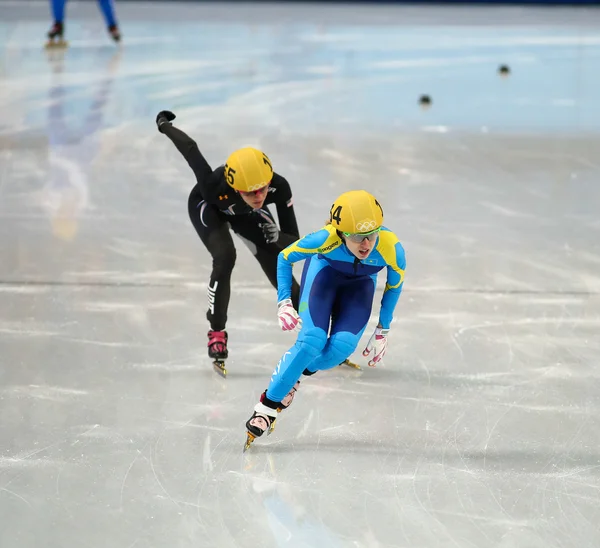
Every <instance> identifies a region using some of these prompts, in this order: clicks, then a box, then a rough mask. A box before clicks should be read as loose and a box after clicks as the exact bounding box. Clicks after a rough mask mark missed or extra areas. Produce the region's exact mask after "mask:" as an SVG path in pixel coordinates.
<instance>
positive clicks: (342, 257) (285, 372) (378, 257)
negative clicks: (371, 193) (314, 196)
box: [267, 225, 406, 402]
mask: <svg viewBox="0 0 600 548" xmlns="http://www.w3.org/2000/svg"><path fill="white" fill-rule="evenodd" d="M304 259H306V262H305V264H304V270H303V272H302V282H301V289H300V306H299V310H298V313H299V315H300V318H301V319H302V329H301V331H300V333H299V334H298V339H297V340H296V344H295V345H294V346H293V347H292V348H290V350H288V351H287V352H286V353H285V354H284V355H283V357H282V358H281V360H280V362H279V363H278V364H277V367H276V368H275V371H274V372H273V376H272V377H271V382H270V384H269V388H268V389H267V398H269V399H270V400H272V401H275V402H280V401H281V400H282V399H283V398H284V397H285V396H286V395H287V394H288V392H289V391H290V390H291V388H292V387H293V386H294V384H295V383H296V381H297V380H298V379H299V378H300V376H301V375H302V373H303V372H304V371H305V370H306V369H308V372H310V373H312V372H315V371H320V370H323V369H330V368H332V367H335V366H336V365H339V364H340V363H341V362H343V361H344V360H345V359H346V358H348V357H349V356H350V355H351V354H352V353H353V352H354V350H355V349H356V347H357V345H358V342H359V340H360V338H361V336H362V334H363V332H364V330H365V328H366V326H367V323H368V321H369V318H370V316H371V307H372V305H373V296H374V294H375V286H376V284H377V273H378V272H379V271H380V270H382V269H383V268H386V267H387V283H386V286H385V291H384V294H383V298H382V300H381V311H380V313H379V323H380V324H381V326H382V327H383V328H385V329H388V328H389V327H390V323H391V321H392V316H393V313H394V309H395V307H396V303H397V302H398V298H399V297H400V292H401V291H402V284H403V282H404V269H405V267H406V259H405V256H404V248H403V247H402V245H401V244H400V242H399V241H398V238H397V237H396V235H395V234H394V233H393V232H391V231H390V230H388V229H387V228H385V227H381V231H380V232H379V234H378V237H377V241H376V242H375V245H374V248H373V250H372V251H371V253H370V255H369V256H368V257H367V258H366V259H363V260H360V259H358V258H357V257H356V256H355V255H354V254H353V253H352V252H350V250H349V249H348V248H347V247H346V244H345V243H344V240H343V238H342V237H341V236H340V235H339V233H338V231H337V230H336V229H335V228H334V227H333V226H331V225H327V226H325V227H324V228H322V229H321V230H319V231H317V232H313V233H312V234H308V235H307V236H305V237H304V238H301V239H300V240H298V241H297V242H294V243H293V244H292V245H290V246H289V247H287V248H286V249H284V250H283V251H282V252H281V253H280V254H279V258H278V263H277V286H278V294H277V300H278V302H281V301H282V300H284V299H289V298H290V295H291V285H292V264H293V263H295V262H298V261H302V260H304ZM328 333H329V338H327V335H328Z"/></svg>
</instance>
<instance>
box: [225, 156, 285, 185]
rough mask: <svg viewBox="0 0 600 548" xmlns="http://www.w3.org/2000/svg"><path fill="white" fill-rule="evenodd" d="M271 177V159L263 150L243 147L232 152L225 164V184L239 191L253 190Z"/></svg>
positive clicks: (268, 181)
mask: <svg viewBox="0 0 600 548" xmlns="http://www.w3.org/2000/svg"><path fill="white" fill-rule="evenodd" d="M272 178H273V167H272V166H271V161H270V160H269V158H268V157H267V155H266V154H265V153H264V152H261V151H260V150H257V149H255V148H252V147H245V148H240V149H239V150H236V151H235V152H232V153H231V155H230V156H229V158H227V163H226V164H225V180H226V181H227V184H228V185H229V186H230V187H232V188H234V189H235V190H238V191H240V192H254V191H255V190H258V189H260V188H263V187H264V186H267V185H268V184H269V183H270V182H271V179H272Z"/></svg>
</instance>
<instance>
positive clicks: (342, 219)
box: [329, 190, 383, 234]
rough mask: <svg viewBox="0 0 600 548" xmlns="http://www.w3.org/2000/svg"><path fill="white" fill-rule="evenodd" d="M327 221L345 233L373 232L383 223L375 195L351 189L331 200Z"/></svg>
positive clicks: (381, 211) (381, 212) (381, 210)
mask: <svg viewBox="0 0 600 548" xmlns="http://www.w3.org/2000/svg"><path fill="white" fill-rule="evenodd" d="M329 221H330V222H331V225H332V226H333V227H334V228H337V229H338V230H339V231H340V232H345V233H347V234H358V233H368V232H373V231H374V230H377V229H379V228H381V225H382V224H383V209H382V208H381V206H380V205H379V202H378V201H377V200H376V199H375V196H373V195H372V194H369V193H368V192H367V191H366V190H351V191H350V192H344V194H342V195H341V196H338V198H337V199H336V201H335V202H333V205H332V206H331V210H330V211H329Z"/></svg>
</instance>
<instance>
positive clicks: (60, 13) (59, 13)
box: [50, 0, 67, 23]
mask: <svg viewBox="0 0 600 548" xmlns="http://www.w3.org/2000/svg"><path fill="white" fill-rule="evenodd" d="M66 1H67V0H50V7H51V8H52V17H53V19H54V22H55V23H63V22H64V19H65V4H66Z"/></svg>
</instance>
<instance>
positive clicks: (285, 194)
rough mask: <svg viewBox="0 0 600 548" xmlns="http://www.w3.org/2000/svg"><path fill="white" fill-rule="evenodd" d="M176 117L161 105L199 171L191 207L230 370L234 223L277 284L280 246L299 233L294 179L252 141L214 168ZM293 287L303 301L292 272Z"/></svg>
mask: <svg viewBox="0 0 600 548" xmlns="http://www.w3.org/2000/svg"><path fill="white" fill-rule="evenodd" d="M174 119H175V115H174V114H173V113H172V112H169V111H161V112H159V113H158V115H157V117H156V124H157V126H158V130H159V131H160V132H161V133H163V134H165V135H166V136H167V137H168V138H169V139H171V141H173V143H174V144H175V146H176V147H177V149H178V150H179V152H181V154H182V155H183V157H184V158H185V159H186V160H187V162H188V164H189V166H190V167H191V168H192V171H193V172H194V174H195V175H196V181H197V184H196V186H195V187H194V188H193V189H192V191H191V193H190V196H189V200H188V213H189V215H190V219H191V221H192V224H193V225H194V228H195V229H196V232H197V233H198V236H200V239H201V240H202V242H203V243H204V245H205V246H206V249H208V252H209V253H210V254H211V256H212V261H213V262H212V273H211V275H210V280H209V284H208V302H209V305H208V312H207V315H206V316H207V319H208V321H209V322H210V331H209V332H208V355H209V357H210V358H212V359H213V360H215V362H214V365H215V366H216V367H217V368H218V371H217V372H222V373H224V374H226V371H225V370H224V363H223V360H225V359H226V358H227V356H228V350H227V338H228V337H227V332H226V331H225V325H226V322H227V309H228V307H229V298H230V294H231V288H230V282H231V273H232V271H233V267H234V264H235V259H236V251H235V247H234V245H233V239H232V238H231V233H230V232H229V227H230V226H231V228H232V230H233V231H234V232H235V233H236V234H237V235H238V236H239V237H240V238H241V239H242V241H243V242H244V243H245V244H246V245H247V247H248V248H249V249H250V251H251V252H252V254H253V255H254V256H255V257H256V260H257V261H258V262H259V264H260V266H261V267H262V269H263V272H264V273H265V274H266V276H267V278H268V279H269V281H270V282H271V284H272V285H273V287H275V288H277V257H278V255H279V252H280V251H281V250H282V249H285V248H286V247H287V246H288V245H290V244H291V243H292V242H294V241H296V240H297V239H298V238H299V233H298V223H297V222H296V214H295V213H294V207H293V199H292V190H291V188H290V185H289V183H288V182H287V181H286V180H285V179H284V178H283V177H282V176H281V175H279V174H277V173H275V172H274V171H273V167H272V166H271V160H269V158H268V157H267V155H266V154H264V153H263V152H261V151H259V150H257V149H255V148H251V147H246V148H241V149H239V150H236V151H235V152H233V153H232V154H231V155H230V156H229V158H228V159H227V163H226V164H225V165H222V166H220V167H218V168H217V169H215V170H214V171H213V170H212V168H211V167H210V166H209V165H208V162H207V161H206V160H205V159H204V156H202V153H201V152H200V150H199V149H198V145H197V144H196V142H195V141H194V140H193V139H192V138H190V137H189V136H188V135H186V134H185V133H184V132H183V131H181V130H180V129H178V128H176V127H174V126H173V124H171V122H172V121H173V120H174ZM268 204H275V207H276V209H277V217H278V218H279V225H280V226H277V223H276V222H275V220H274V219H273V216H272V214H271V212H270V211H269V210H268V209H267V205H268ZM288 289H289V295H288V297H291V299H292V302H294V303H296V305H297V303H298V297H299V294H300V286H299V285H298V283H297V282H296V280H293V279H292V277H291V275H290V280H289V284H288Z"/></svg>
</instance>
